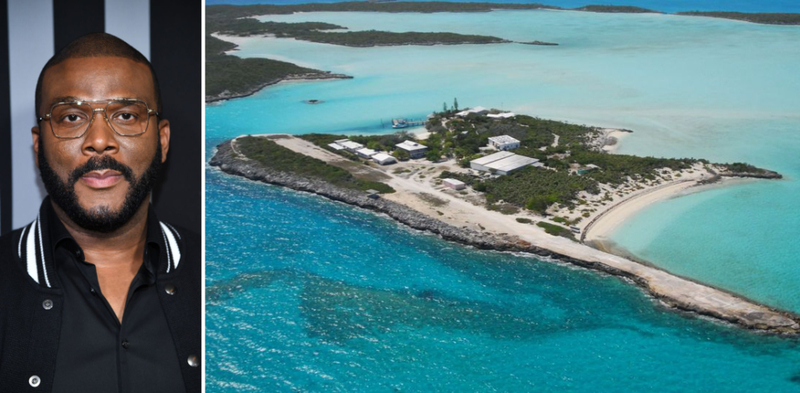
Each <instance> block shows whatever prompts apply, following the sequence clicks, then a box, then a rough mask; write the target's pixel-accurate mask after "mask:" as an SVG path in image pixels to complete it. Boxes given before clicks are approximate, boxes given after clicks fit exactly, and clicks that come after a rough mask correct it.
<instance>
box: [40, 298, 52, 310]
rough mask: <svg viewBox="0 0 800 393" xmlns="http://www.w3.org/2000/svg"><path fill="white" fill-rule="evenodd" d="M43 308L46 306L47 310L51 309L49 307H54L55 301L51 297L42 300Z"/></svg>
mask: <svg viewBox="0 0 800 393" xmlns="http://www.w3.org/2000/svg"><path fill="white" fill-rule="evenodd" d="M42 308H44V309H45V310H49V309H51V308H53V301H52V300H50V299H45V300H44V301H43V302H42Z"/></svg>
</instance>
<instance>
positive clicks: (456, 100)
mask: <svg viewBox="0 0 800 393" xmlns="http://www.w3.org/2000/svg"><path fill="white" fill-rule="evenodd" d="M453 110H455V111H457V110H458V98H453Z"/></svg>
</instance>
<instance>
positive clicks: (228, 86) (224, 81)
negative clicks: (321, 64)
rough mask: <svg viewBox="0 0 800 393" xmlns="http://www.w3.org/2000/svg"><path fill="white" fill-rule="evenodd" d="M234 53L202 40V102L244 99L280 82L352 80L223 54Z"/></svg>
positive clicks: (213, 40) (213, 39) (220, 43)
mask: <svg viewBox="0 0 800 393" xmlns="http://www.w3.org/2000/svg"><path fill="white" fill-rule="evenodd" d="M234 49H236V44H233V43H230V42H227V41H223V40H220V39H218V38H216V37H214V36H211V35H209V36H207V37H206V102H214V101H221V100H228V99H231V98H238V97H247V96H250V95H253V94H255V93H256V92H258V91H259V90H261V89H263V88H264V87H266V86H269V85H274V84H276V83H278V82H281V81H288V80H320V79H350V78H352V76H348V75H343V74H333V73H330V72H328V71H320V70H315V69H311V68H305V67H300V66H297V65H295V64H292V63H287V62H284V61H278V60H272V59H262V58H249V59H242V58H240V57H237V56H231V55H228V54H226V53H225V52H227V51H231V50H234Z"/></svg>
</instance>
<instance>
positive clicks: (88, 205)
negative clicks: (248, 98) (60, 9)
mask: <svg viewBox="0 0 800 393" xmlns="http://www.w3.org/2000/svg"><path fill="white" fill-rule="evenodd" d="M111 98H136V99H140V100H143V101H145V102H146V103H147V105H148V106H149V107H150V108H155V107H156V102H155V93H154V89H153V81H152V76H151V74H150V70H149V68H148V67H147V66H146V65H144V64H141V63H137V62H134V61H132V60H128V59H125V58H120V57H91V58H78V59H69V60H66V61H64V62H62V63H60V64H58V65H55V66H53V67H51V68H50V69H48V70H47V71H46V73H45V75H44V78H43V81H42V105H41V108H37V109H38V113H37V115H39V116H42V115H45V114H47V113H49V111H50V107H51V106H52V105H53V104H54V103H56V102H61V101H75V100H82V101H93V100H105V99H111ZM93 105H95V107H102V106H103V105H102V104H93ZM32 132H33V146H34V150H35V151H36V154H37V158H38V161H37V165H38V166H39V169H40V172H41V175H42V181H43V182H44V184H45V188H47V191H48V193H49V194H50V196H51V199H52V200H53V202H54V203H55V204H56V205H57V206H58V207H59V208H61V210H63V211H64V212H65V213H66V214H67V216H68V217H69V218H70V219H71V220H72V221H73V222H75V223H76V224H78V225H79V226H81V227H83V228H84V229H87V230H93V231H99V232H110V231H113V230H115V229H117V228H119V227H121V226H122V225H124V224H125V223H126V222H128V221H129V220H130V219H131V217H132V216H133V215H134V213H136V211H137V210H138V209H139V208H140V207H141V206H142V204H143V203H145V202H146V198H147V196H148V195H149V193H150V189H151V188H152V186H153V184H154V183H155V177H156V175H157V172H158V166H159V164H160V163H162V162H163V161H164V160H165V159H166V156H167V151H168V150H169V123H168V122H167V121H166V120H161V121H160V122H159V121H158V120H157V118H156V117H155V116H153V117H151V118H150V121H149V123H148V128H147V131H146V132H145V133H144V134H142V135H137V136H121V135H119V134H117V133H116V132H114V130H113V129H112V128H111V127H110V125H109V123H108V122H107V121H106V119H105V118H104V117H103V114H102V112H97V113H96V115H95V118H94V121H93V122H92V124H91V126H90V127H89V129H88V130H87V131H86V134H84V135H83V136H82V137H80V138H76V139H60V138H56V137H55V135H54V134H53V132H52V129H51V125H50V122H49V121H47V120H43V121H41V122H39V124H38V127H34V128H33V130H32Z"/></svg>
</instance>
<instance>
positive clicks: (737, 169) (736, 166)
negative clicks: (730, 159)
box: [721, 162, 768, 174]
mask: <svg viewBox="0 0 800 393" xmlns="http://www.w3.org/2000/svg"><path fill="white" fill-rule="evenodd" d="M721 166H724V167H726V168H728V171H730V172H733V173H755V174H764V173H767V172H768V171H767V170H765V169H761V168H756V167H754V166H752V165H750V164H745V163H743V162H734V163H733V164H721Z"/></svg>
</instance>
